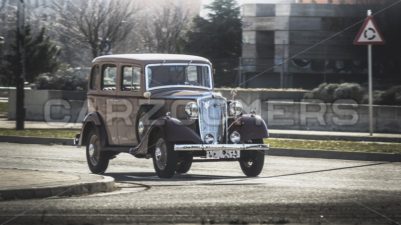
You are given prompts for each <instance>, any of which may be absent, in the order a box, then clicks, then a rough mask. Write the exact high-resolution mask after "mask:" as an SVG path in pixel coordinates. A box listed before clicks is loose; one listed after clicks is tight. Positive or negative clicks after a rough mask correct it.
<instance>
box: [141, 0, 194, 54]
mask: <svg viewBox="0 0 401 225" xmlns="http://www.w3.org/2000/svg"><path fill="white" fill-rule="evenodd" d="M149 17H150V18H148V19H146V20H144V21H143V22H144V23H145V26H144V27H143V28H142V30H141V36H142V39H143V42H144V45H145V47H146V50H147V51H149V52H160V53H177V52H180V46H181V42H182V38H183V35H184V34H185V32H186V29H187V28H188V26H189V22H190V20H189V16H188V11H185V10H184V9H183V8H182V7H180V6H177V5H170V4H164V6H162V7H161V8H160V9H159V10H157V11H156V12H155V15H149Z"/></svg>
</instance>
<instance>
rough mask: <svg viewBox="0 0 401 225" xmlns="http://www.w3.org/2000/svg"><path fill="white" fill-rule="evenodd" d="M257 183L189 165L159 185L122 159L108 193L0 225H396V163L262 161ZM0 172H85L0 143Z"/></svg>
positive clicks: (59, 154) (5, 205)
mask: <svg viewBox="0 0 401 225" xmlns="http://www.w3.org/2000/svg"><path fill="white" fill-rule="evenodd" d="M265 162H266V165H265V168H264V171H263V173H262V174H261V175H260V176H259V177H257V178H246V177H244V176H243V174H242V172H241V169H240V167H239V164H238V163H237V162H217V163H195V164H194V165H193V167H192V169H191V170H190V172H189V173H188V174H185V175H180V176H176V177H174V178H173V179H168V180H161V179H159V178H157V177H156V176H155V174H154V171H153V166H152V162H151V160H145V159H136V158H134V157H132V156H130V155H127V154H121V155H119V156H118V157H117V158H116V159H114V160H112V161H111V163H110V165H109V169H108V171H107V174H106V175H108V176H112V177H114V178H115V179H116V182H117V185H118V186H119V187H120V189H119V190H118V191H115V192H111V193H103V194H95V195H89V196H75V197H63V198H59V197H51V198H46V199H35V200H17V201H2V202H0V224H1V225H3V224H86V225H89V224H131V223H139V222H140V223H198V224H199V223H204V224H205V223H206V224H213V223H231V224H241V223H254V224H260V223H264V224H401V176H400V175H401V163H387V162H367V161H348V160H328V159H309V158H292V157H273V156H267V158H266V161H265ZM0 167H1V168H20V169H31V170H45V171H48V170H49V171H64V172H69V171H70V172H78V173H89V171H88V169H87V166H86V161H85V153H84V149H83V148H75V147H71V146H57V145H54V146H45V145H22V144H8V143H0Z"/></svg>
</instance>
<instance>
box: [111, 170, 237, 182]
mask: <svg viewBox="0 0 401 225" xmlns="http://www.w3.org/2000/svg"><path fill="white" fill-rule="evenodd" d="M104 175H106V176H110V177H113V178H114V180H115V181H116V182H138V181H205V180H209V181H213V180H226V179H241V178H244V176H221V175H217V176H216V175H202V174H175V175H174V177H172V178H168V179H165V178H159V177H158V176H157V175H156V174H155V173H148V172H134V173H105V174H104Z"/></svg>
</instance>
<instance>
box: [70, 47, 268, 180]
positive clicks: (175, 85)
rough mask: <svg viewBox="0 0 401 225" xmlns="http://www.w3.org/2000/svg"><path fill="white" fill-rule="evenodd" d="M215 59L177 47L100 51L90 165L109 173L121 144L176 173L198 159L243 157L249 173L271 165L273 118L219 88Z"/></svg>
mask: <svg viewBox="0 0 401 225" xmlns="http://www.w3.org/2000/svg"><path fill="white" fill-rule="evenodd" d="M212 71H213V70H212V65H211V63H210V61H209V60H208V59H205V58H202V57H198V56H190V55H173V54H121V55H108V56H101V57H98V58H95V59H94V60H93V66H92V70H91V74H90V79H89V87H88V94H87V97H88V98H87V102H88V114H87V115H86V117H85V119H84V121H83V126H82V130H81V133H80V134H78V135H77V137H76V138H75V142H76V144H77V145H84V146H86V158H87V162H88V166H89V169H90V171H91V172H93V173H97V174H100V173H104V172H105V171H106V169H107V167H108V164H109V160H111V159H113V158H114V157H115V156H116V155H117V154H119V153H121V152H125V153H129V154H132V155H133V156H135V157H137V158H152V159H153V165H154V169H155V171H156V174H157V175H158V176H159V177H160V178H170V177H172V176H173V175H174V174H175V173H186V172H188V171H189V169H190V167H191V165H192V162H193V161H200V162H202V161H205V162H206V161H227V160H228V161H229V160H231V161H239V164H240V166H241V169H242V171H243V173H244V174H245V175H246V176H250V177H253V176H258V175H259V174H260V172H261V171H262V169H263V165H264V159H265V152H266V150H268V145H266V144H264V143H263V138H267V137H268V130H267V127H266V124H265V122H264V121H263V120H262V119H261V117H260V116H258V115H255V113H250V114H245V113H244V112H243V107H242V105H241V103H240V102H239V101H237V100H235V99H234V98H233V99H231V100H227V99H226V98H224V97H222V95H221V94H220V93H216V92H213V77H212Z"/></svg>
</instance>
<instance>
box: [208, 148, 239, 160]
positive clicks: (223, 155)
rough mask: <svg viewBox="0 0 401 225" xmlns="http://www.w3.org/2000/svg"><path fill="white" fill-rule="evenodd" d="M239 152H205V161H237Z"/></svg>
mask: <svg viewBox="0 0 401 225" xmlns="http://www.w3.org/2000/svg"><path fill="white" fill-rule="evenodd" d="M239 157H240V150H218V151H206V158H207V159H238V158H239Z"/></svg>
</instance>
